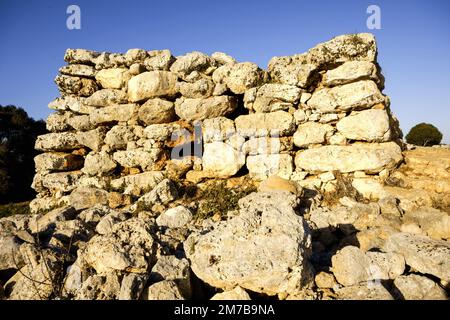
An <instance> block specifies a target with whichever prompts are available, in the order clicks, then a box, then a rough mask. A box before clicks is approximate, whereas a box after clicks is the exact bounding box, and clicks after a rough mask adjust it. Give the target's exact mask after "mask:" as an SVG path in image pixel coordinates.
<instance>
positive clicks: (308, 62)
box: [268, 33, 377, 88]
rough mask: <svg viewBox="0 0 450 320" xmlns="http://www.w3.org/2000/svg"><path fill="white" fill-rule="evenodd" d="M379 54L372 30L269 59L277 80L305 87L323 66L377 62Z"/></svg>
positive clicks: (271, 71)
mask: <svg viewBox="0 0 450 320" xmlns="http://www.w3.org/2000/svg"><path fill="white" fill-rule="evenodd" d="M376 54H377V46H376V41H375V37H374V36H373V35H372V34H370V33H359V34H352V35H342V36H338V37H335V38H333V39H331V40H330V41H327V42H324V43H320V44H318V45H317V46H315V47H314V48H311V49H310V50H309V51H308V52H306V53H302V54H297V55H293V56H285V57H274V58H272V59H271V60H270V61H269V66H268V71H269V73H270V76H271V78H272V79H273V80H275V81H276V82H279V83H284V84H290V85H295V86H299V87H302V88H306V87H308V86H309V85H311V83H312V82H313V80H315V78H316V73H317V71H318V70H319V69H320V68H322V67H326V66H329V65H336V64H340V63H343V62H347V61H369V62H375V60H376Z"/></svg>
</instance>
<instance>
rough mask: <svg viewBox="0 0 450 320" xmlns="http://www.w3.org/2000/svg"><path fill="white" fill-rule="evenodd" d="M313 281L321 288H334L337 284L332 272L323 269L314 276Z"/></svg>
mask: <svg viewBox="0 0 450 320" xmlns="http://www.w3.org/2000/svg"><path fill="white" fill-rule="evenodd" d="M314 282H315V283H316V286H317V287H318V288H321V289H334V288H336V287H337V286H338V284H337V282H336V279H335V278H334V276H333V274H332V273H328V272H324V271H321V272H319V273H318V274H317V275H316V276H315V278H314Z"/></svg>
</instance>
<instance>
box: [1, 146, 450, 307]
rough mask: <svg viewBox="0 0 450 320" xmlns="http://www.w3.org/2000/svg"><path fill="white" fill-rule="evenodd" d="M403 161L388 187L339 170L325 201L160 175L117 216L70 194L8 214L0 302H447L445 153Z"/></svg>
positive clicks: (289, 186)
mask: <svg viewBox="0 0 450 320" xmlns="http://www.w3.org/2000/svg"><path fill="white" fill-rule="evenodd" d="M410 149H411V148H410ZM404 155H405V163H404V164H403V165H401V167H400V168H399V169H398V170H397V171H396V172H394V173H393V174H392V175H391V177H390V178H389V179H387V180H386V182H385V183H381V182H377V181H375V180H371V179H370V177H367V176H366V177H359V178H354V179H353V181H351V180H349V179H348V178H346V177H340V176H339V175H337V187H336V189H335V190H333V191H332V192H331V193H326V192H318V191H317V190H314V188H306V187H301V186H300V185H299V184H298V183H296V182H294V181H289V180H284V179H281V178H278V177H275V176H273V177H270V178H269V179H268V180H265V181H263V182H262V183H258V182H255V181H253V180H252V179H250V178H249V177H248V176H247V175H241V176H239V177H234V178H229V179H225V180H220V179H210V180H207V181H205V182H202V183H198V184H197V185H195V184H193V183H188V182H186V181H184V182H181V181H176V180H171V179H167V178H166V179H163V180H161V181H160V182H158V183H157V184H156V186H155V187H154V188H153V189H152V190H150V191H149V192H147V193H146V194H145V195H144V196H143V197H141V198H140V200H139V201H140V202H145V205H142V203H141V205H140V204H139V203H136V204H134V205H133V206H129V207H125V208H123V209H111V208H109V207H107V206H106V205H102V204H96V205H93V203H94V204H95V203H96V202H98V203H102V201H101V198H102V196H103V195H102V194H89V195H86V194H83V193H76V192H74V193H72V194H71V202H70V203H71V206H63V207H60V208H58V209H54V210H52V211H49V212H46V213H40V214H37V215H13V216H10V217H6V218H2V219H0V281H1V286H0V296H1V297H2V298H3V299H143V300H150V299H420V300H423V299H448V293H449V289H450V287H449V281H450V243H449V239H450V216H449V197H450V150H449V149H446V148H415V149H412V150H407V151H405V152H404ZM149 208H151V209H149Z"/></svg>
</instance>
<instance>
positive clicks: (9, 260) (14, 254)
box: [0, 235, 25, 271]
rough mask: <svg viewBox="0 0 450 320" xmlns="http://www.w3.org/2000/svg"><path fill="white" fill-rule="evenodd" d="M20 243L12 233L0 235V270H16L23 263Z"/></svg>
mask: <svg viewBox="0 0 450 320" xmlns="http://www.w3.org/2000/svg"><path fill="white" fill-rule="evenodd" d="M20 245H21V241H20V240H19V239H18V238H17V237H15V236H14V235H4V236H3V235H0V271H3V270H8V269H16V270H18V269H21V268H22V267H23V266H24V265H25V261H24V259H23V258H22V254H21V253H20V250H19V249H20Z"/></svg>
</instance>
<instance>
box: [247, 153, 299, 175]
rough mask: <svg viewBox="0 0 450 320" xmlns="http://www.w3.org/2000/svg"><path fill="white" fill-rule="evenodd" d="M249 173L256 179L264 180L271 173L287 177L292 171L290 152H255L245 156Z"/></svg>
mask: <svg viewBox="0 0 450 320" xmlns="http://www.w3.org/2000/svg"><path fill="white" fill-rule="evenodd" d="M246 163H247V169H248V172H249V175H250V176H251V177H253V178H255V179H257V180H264V179H266V178H268V177H270V176H272V175H278V176H279V177H281V178H284V179H289V178H290V176H291V174H292V172H293V171H294V166H293V161H292V156H291V155H290V154H257V155H254V156H248V157H247V161H246Z"/></svg>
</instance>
